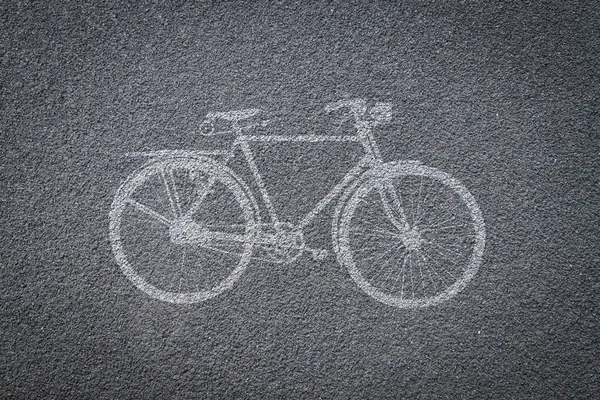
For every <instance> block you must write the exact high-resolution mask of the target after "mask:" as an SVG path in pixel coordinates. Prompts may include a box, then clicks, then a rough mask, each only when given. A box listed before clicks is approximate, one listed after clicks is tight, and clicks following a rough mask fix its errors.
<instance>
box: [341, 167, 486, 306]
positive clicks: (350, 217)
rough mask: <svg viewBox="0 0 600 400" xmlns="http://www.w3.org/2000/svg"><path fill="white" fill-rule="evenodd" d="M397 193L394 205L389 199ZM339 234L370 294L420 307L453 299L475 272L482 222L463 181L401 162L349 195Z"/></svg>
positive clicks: (344, 253) (346, 257) (348, 263)
mask: <svg viewBox="0 0 600 400" xmlns="http://www.w3.org/2000/svg"><path fill="white" fill-rule="evenodd" d="M394 197H395V198H396V199H397V200H398V201H396V202H395V203H396V204H392V203H393V202H392V201H390V200H389V199H390V198H394ZM391 210H392V211H391ZM400 210H402V211H400ZM390 212H393V213H395V214H396V215H395V216H394V215H390ZM399 221H402V222H401V223H400V222H399ZM404 222H406V223H407V225H405V224H404ZM337 239H338V260H339V262H340V264H342V265H343V266H344V267H346V268H347V269H348V271H349V273H350V276H351V277H352V279H353V280H354V282H355V283H356V284H357V285H358V286H359V287H360V288H361V289H362V290H363V291H364V292H365V293H367V294H368V295H369V296H371V297H373V298H374V299H376V300H378V301H380V302H382V303H385V304H388V305H391V306H394V307H399V308H417V307H426V306H430V305H433V304H437V303H441V302H443V301H446V300H448V299H450V298H451V297H453V296H454V295H456V294H457V293H458V292H460V291H461V290H462V289H463V288H464V287H465V286H466V285H467V283H468V282H469V281H470V280H471V279H472V278H473V276H474V275H475V274H476V272H477V270H478V268H479V265H480V264H481V260H482V255H483V249H484V245H485V228H484V222H483V217H482V215H481V211H480V209H479V206H478V205H477V202H476V201H475V199H474V198H473V196H472V195H471V193H469V191H468V190H467V189H466V188H465V187H464V186H463V185H462V184H461V183H460V182H458V181H457V180H456V179H454V178H452V177H451V176H450V175H448V174H446V173H444V172H441V171H439V170H437V169H435V168H430V167H425V166H422V165H420V164H414V163H403V164H392V165H385V166H383V167H382V172H381V173H378V174H376V175H375V176H374V177H372V178H370V179H367V180H366V181H365V182H364V183H363V184H361V185H360V186H359V187H358V188H357V190H356V191H355V192H354V193H353V194H352V195H351V196H350V199H349V200H348V202H347V204H346V205H345V207H344V209H343V210H342V214H341V219H340V223H339V232H338V236H337Z"/></svg>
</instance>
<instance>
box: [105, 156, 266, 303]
mask: <svg viewBox="0 0 600 400" xmlns="http://www.w3.org/2000/svg"><path fill="white" fill-rule="evenodd" d="M209 188H210V190H208V189H209ZM200 195H202V196H203V197H202V199H203V200H202V202H201V203H199V204H200V206H199V207H197V210H196V211H195V212H193V213H192V215H187V214H188V211H190V208H191V207H192V204H194V200H196V199H198V198H200ZM184 217H186V218H190V221H193V224H194V225H195V226H198V227H199V229H200V228H202V229H212V230H214V231H217V230H218V231H220V232H227V233H231V234H235V235H237V236H239V237H241V240H238V241H235V242H223V241H221V242H216V241H211V242H206V241H195V242H192V241H189V242H182V241H181V240H179V241H177V240H174V238H173V236H174V235H173V229H172V226H173V225H175V222H177V221H180V220H181V219H182V218H184ZM255 231H256V223H255V218H254V208H253V206H252V203H251V200H250V199H249V197H248V195H247V194H246V192H245V190H244V188H243V187H242V185H241V184H240V183H239V182H238V181H237V180H236V179H235V178H234V177H233V175H232V173H230V171H229V170H228V169H226V168H225V167H222V166H219V165H217V164H214V163H212V162H204V161H200V160H191V159H173V160H163V161H159V162H156V163H154V164H151V165H149V166H147V167H146V168H144V169H143V170H141V171H139V172H138V173H136V174H134V175H132V177H131V178H130V179H129V180H128V181H126V182H125V183H124V184H123V186H121V188H120V189H119V190H118V192H117V195H116V197H115V200H114V202H113V207H112V210H111V213H110V239H111V244H112V247H113V253H114V255H115V258H116V259H117V262H118V263H119V266H120V267H121V270H122V271H123V273H124V274H125V275H126V276H127V278H128V279H129V280H131V281H132V282H133V284H134V285H135V286H136V287H138V288H139V289H140V290H142V291H143V292H145V293H146V294H148V295H150V296H152V297H154V298H156V299H159V300H162V301H167V302H171V303H195V302H199V301H204V300H207V299H209V298H212V297H215V296H217V295H219V294H220V293H222V292H223V291H225V290H227V289H229V288H230V287H231V286H232V285H233V284H234V283H235V281H237V280H238V279H239V277H240V275H241V274H242V272H243V271H244V270H245V268H246V266H247V264H248V262H249V260H250V256H251V252H252V244H253V241H254V235H255Z"/></svg>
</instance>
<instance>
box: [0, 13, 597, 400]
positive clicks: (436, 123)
mask: <svg viewBox="0 0 600 400" xmlns="http://www.w3.org/2000/svg"><path fill="white" fill-rule="evenodd" d="M599 23H600V7H599V6H598V3H597V2H593V1H590V2H545V1H544V2H542V1H540V2H530V3H528V2H487V4H484V3H472V2H441V1H440V2H402V3H401V4H400V2H322V3H321V2H318V3H314V4H310V5H309V4H306V3H305V2H256V3H252V2H241V1H237V2H235V1H234V2H209V1H204V2H197V3H193V4H192V3H186V2H174V3H172V4H169V5H153V4H149V3H148V4H147V3H143V4H133V3H131V4H130V3H125V2H118V3H111V4H102V5H98V4H96V2H94V4H93V5H92V4H86V5H84V4H83V3H80V2H77V3H75V2H73V3H67V2H56V3H54V4H50V5H48V4H44V3H35V2H3V4H2V5H1V6H0V54H1V57H0V134H1V139H2V147H1V150H0V151H1V162H0V185H1V186H0V189H1V190H0V216H1V224H0V252H1V255H0V263H1V265H0V296H1V306H0V313H1V314H0V316H1V317H0V329H1V341H0V397H2V398H23V399H30V398H46V399H47V398H97V399H101V398H106V399H114V398H363V399H364V398H407V399H408V398H465V399H466V398H469V399H471V398H472V399H482V398H523V399H532V398H540V399H549V398H593V397H594V396H595V395H597V393H598V392H599V389H600V387H599V386H600V385H599V384H598V383H599V382H600V364H599V362H598V356H599V347H598V346H599V345H598V343H599V342H598V304H599V303H598V302H599V300H600V295H599V291H600V286H599V282H600V280H599V279H600V274H599V269H598V268H599V265H600V252H599V249H600V241H599V229H598V219H599V213H598V210H599V209H600V205H599V201H598V199H599V197H598V195H599V193H598V189H599V182H598V176H599V173H600V162H599V159H598V157H599V141H600V140H599V139H600V135H599V131H598V127H599V112H598V110H599V107H600V89H599V85H598V83H599V82H600V76H599V75H600V73H599V71H600V58H599V57H600V49H599V45H600V41H599V40H598V38H599V37H600V29H599V26H600V24H599ZM344 97H362V98H366V99H369V100H372V101H389V102H392V103H393V104H394V116H393V121H392V123H391V124H390V125H388V126H386V127H385V128H382V129H380V130H379V132H378V134H377V135H378V140H379V142H380V145H381V147H382V150H383V153H384V158H385V159H386V160H393V159H416V160H420V161H422V162H423V163H424V164H427V165H431V166H435V167H437V168H440V169H442V170H444V171H447V172H449V173H451V174H452V175H454V176H456V177H457V178H458V179H460V180H461V181H462V182H463V183H464V184H465V185H466V186H467V187H468V188H469V190H471V192H472V193H473V195H474V196H475V198H476V199H477V201H478V203H479V205H480V207H481V209H482V211H483V214H484V217H485V221H486V228H487V234H488V237H487V244H486V250H485V254H484V261H483V264H482V266H481V268H480V271H479V272H478V274H477V275H476V276H475V278H474V279H473V281H472V282H471V283H470V284H469V285H468V286H467V288H466V289H465V290H464V291H462V292H461V293H460V294H459V295H457V296H456V297H455V298H453V299H452V300H450V301H448V302H446V303H444V304H442V305H439V306H436V307H433V308H428V309H424V310H409V311H406V310H398V309H394V308H391V307H388V306H385V305H383V304H380V303H378V302H376V301H374V300H373V299H371V298H369V297H368V296H366V295H365V294H364V293H363V292H361V291H360V290H359V289H358V288H357V287H356V285H355V284H354V283H353V282H352V280H351V279H350V277H349V276H348V273H347V272H346V271H344V270H343V269H341V268H340V267H339V266H338V265H337V264H336V262H335V259H334V258H333V257H329V258H327V259H325V260H323V261H315V260H312V259H311V258H309V257H306V256H303V257H300V258H299V259H298V260H297V261H295V262H294V263H292V264H290V265H284V266H282V265H274V264H270V263H264V262H260V261H255V262H252V263H251V265H250V267H249V268H248V270H247V271H246V273H245V274H244V275H243V276H242V278H241V279H240V281H239V282H237V284H236V285H235V287H234V288H233V289H232V290H230V291H228V292H226V293H224V294H223V295H221V296H219V297H217V298H215V299H213V300H211V301H208V302H205V303H201V304H197V305H188V306H181V305H173V304H168V303H164V302H159V301H156V300H154V299H152V298H150V297H149V296H147V295H145V294H144V293H142V292H141V291H140V290H138V289H136V288H135V287H134V286H133V285H132V284H131V283H130V282H129V281H128V280H127V279H126V278H125V276H124V275H123V274H122V273H121V271H120V269H119V267H118V265H117V263H116V262H115V259H114V257H113V254H112V251H111V247H110V242H109V238H108V214H109V211H110V208H111V202H112V199H113V196H114V195H115V193H116V190H117V188H118V187H119V185H120V184H121V183H122V182H123V180H124V179H125V178H126V177H127V176H128V175H129V174H130V173H132V172H133V171H135V169H136V168H137V167H139V165H140V164H139V162H136V161H132V160H130V159H127V158H124V157H122V156H121V155H122V154H123V153H126V152H129V151H148V150H159V149H190V148H200V147H202V146H203V145H205V143H204V142H203V141H202V138H200V137H199V136H198V135H197V126H198V124H199V122H200V121H202V119H203V116H204V115H205V114H206V113H207V112H208V111H225V110H233V109H238V108H246V107H260V108H263V109H265V110H267V111H268V113H269V116H270V118H271V119H272V120H273V121H274V123H273V125H272V129H274V130H276V131H278V132H285V133H286V134H292V133H303V132H304V133H305V132H326V131H328V129H330V128H329V127H330V125H329V124H331V120H330V119H329V117H327V116H326V115H325V114H324V113H323V106H324V105H325V104H326V103H329V102H331V101H335V100H339V99H341V98H344ZM294 151H295V152H296V153H294ZM272 153H273V154H271V155H270V158H268V159H267V158H266V155H265V160H266V161H264V160H263V161H264V163H263V167H262V168H264V170H265V175H268V172H269V171H270V172H272V173H273V174H274V175H272V176H275V178H273V180H272V181H270V184H272V185H273V191H274V193H277V196H278V197H279V198H280V199H283V200H285V199H287V200H288V201H291V203H289V204H287V205H284V206H283V207H284V208H285V207H287V208H285V210H287V211H288V215H290V218H292V219H293V218H294V217H296V215H294V212H299V211H298V210H300V208H301V207H304V206H305V205H306V204H310V203H311V202H312V201H314V199H315V198H317V197H316V194H315V193H313V192H311V191H308V193H306V191H305V192H304V194H302V191H301V189H302V188H303V187H305V186H303V185H299V186H298V185H293V184H291V182H292V180H291V176H292V172H294V171H301V172H302V171H305V170H303V169H302V167H301V164H295V162H296V161H293V160H296V159H297V158H295V157H297V156H298V149H288V150H285V149H282V150H277V151H275V152H272ZM349 154H350V152H348V151H341V152H337V153H336V152H333V151H332V152H330V153H325V154H324V155H323V154H322V155H321V156H317V157H316V160H317V161H320V162H322V163H324V164H323V165H325V166H327V167H329V168H330V169H332V170H333V171H337V170H336V168H340V171H342V172H345V170H343V167H340V166H339V165H342V164H344V162H347V161H348V160H349V157H351V156H350V155H349ZM300 155H302V152H300ZM290 160H292V161H290ZM278 162H279V164H277V163H278ZM290 163H291V164H290ZM282 165H288V167H289V166H290V165H291V167H289V169H288V170H285V169H284V167H283V166H282ZM317 170H318V171H322V170H323V167H319V168H317V169H315V171H317ZM278 174H279V175H278ZM307 176H308V175H307ZM304 179H309V178H307V177H305V178H304ZM329 211H330V210H329ZM330 215H331V213H330V212H329V213H326V214H324V215H323V217H322V218H320V219H319V220H318V221H317V223H316V224H315V226H314V227H313V228H311V230H310V232H309V233H307V236H310V238H311V242H312V244H313V245H314V246H316V247H323V248H327V246H329V238H330V237H329V229H330V219H329V216H330Z"/></svg>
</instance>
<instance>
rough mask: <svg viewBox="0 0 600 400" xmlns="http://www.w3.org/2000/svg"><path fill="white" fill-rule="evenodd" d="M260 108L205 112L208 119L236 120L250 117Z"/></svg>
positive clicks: (259, 110)
mask: <svg viewBox="0 0 600 400" xmlns="http://www.w3.org/2000/svg"><path fill="white" fill-rule="evenodd" d="M261 111H262V110H261V109H259V108H247V109H245V110H236V111H225V112H211V113H208V114H207V117H208V119H224V120H226V121H232V122H238V121H241V120H244V119H248V118H252V117H254V116H255V115H256V114H258V113H260V112H261Z"/></svg>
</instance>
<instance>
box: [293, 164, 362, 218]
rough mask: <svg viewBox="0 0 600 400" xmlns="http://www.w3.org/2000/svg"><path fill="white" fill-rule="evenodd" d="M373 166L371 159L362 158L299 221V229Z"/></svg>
mask: <svg viewBox="0 0 600 400" xmlns="http://www.w3.org/2000/svg"><path fill="white" fill-rule="evenodd" d="M372 165H373V163H372V161H371V158H369V157H368V156H365V157H363V158H362V159H361V160H360V161H359V162H358V164H356V166H354V167H353V168H352V169H351V170H350V171H349V172H348V173H347V174H346V176H344V179H342V181H341V182H340V183H338V184H337V185H335V186H334V188H333V189H331V191H330V192H329V193H327V195H326V196H325V197H323V198H322V199H321V201H319V202H318V203H317V205H316V206H315V208H313V209H312V210H311V211H310V212H309V213H308V214H306V216H305V217H304V218H302V221H300V227H301V228H304V227H306V226H307V225H308V224H310V223H311V222H312V221H313V220H314V219H315V217H316V216H317V215H318V214H319V213H320V212H321V211H322V210H323V209H324V208H325V207H327V205H328V204H329V203H330V202H331V201H332V200H333V199H335V198H336V196H338V195H339V194H340V193H341V192H342V191H343V190H344V189H345V188H347V187H348V186H350V184H351V183H352V182H353V181H354V180H356V179H357V178H358V177H359V176H360V175H362V173H363V172H364V171H366V170H367V169H369V168H370V167H371V166H372Z"/></svg>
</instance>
